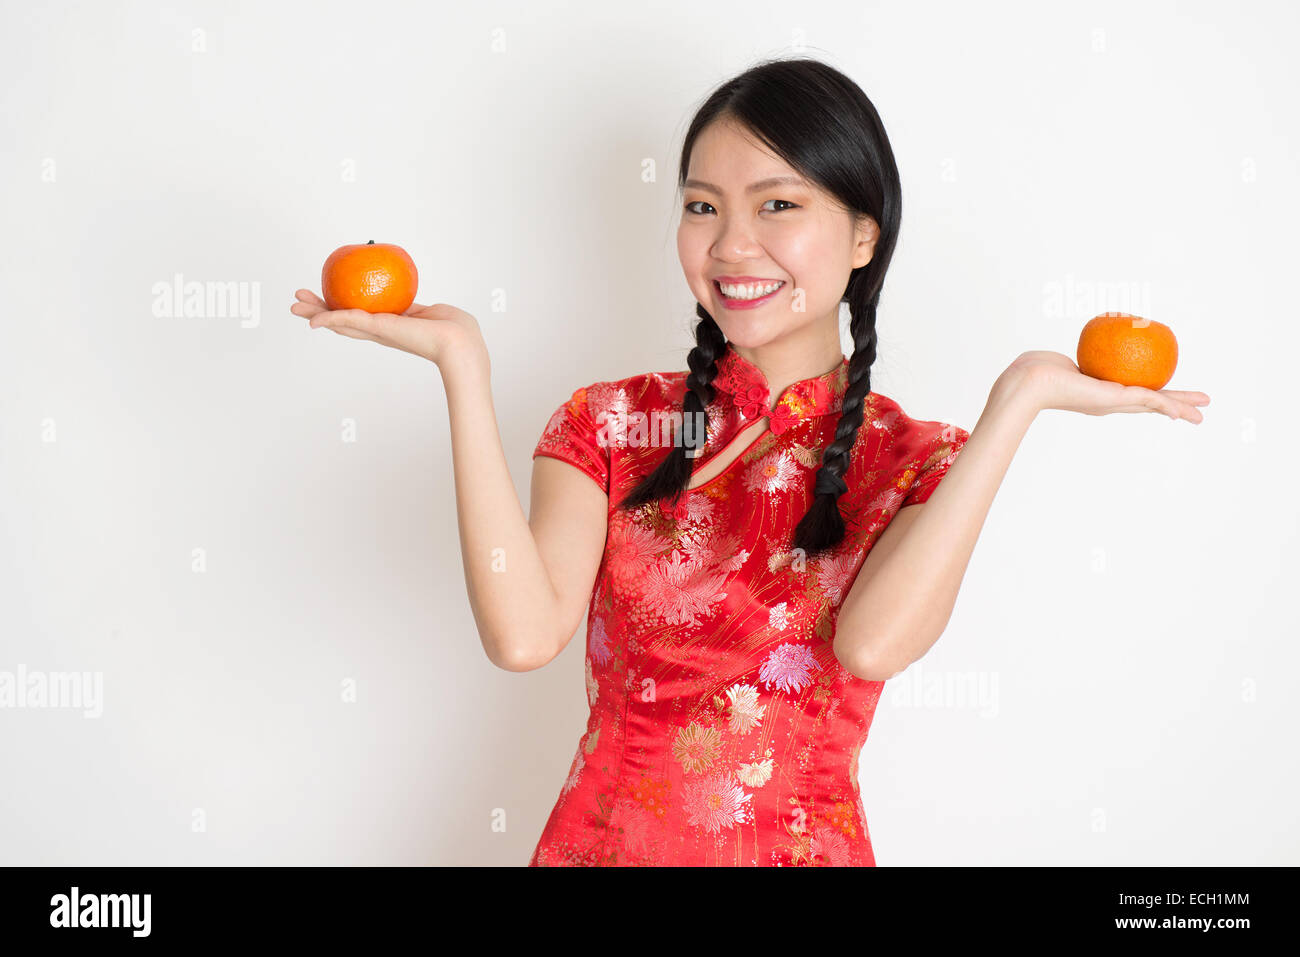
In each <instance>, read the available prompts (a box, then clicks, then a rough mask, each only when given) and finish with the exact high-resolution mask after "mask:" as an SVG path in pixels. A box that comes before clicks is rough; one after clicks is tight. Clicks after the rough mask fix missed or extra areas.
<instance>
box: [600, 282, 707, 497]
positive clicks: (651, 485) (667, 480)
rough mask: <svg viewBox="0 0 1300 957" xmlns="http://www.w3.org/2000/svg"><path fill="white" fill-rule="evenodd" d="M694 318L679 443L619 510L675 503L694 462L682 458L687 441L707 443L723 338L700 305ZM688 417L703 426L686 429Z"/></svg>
mask: <svg viewBox="0 0 1300 957" xmlns="http://www.w3.org/2000/svg"><path fill="white" fill-rule="evenodd" d="M695 314H696V315H697V316H699V317H700V321H699V322H698V323H696V325H695V348H693V349H691V351H690V352H689V353H688V354H687V356H686V364H687V366H689V367H690V370H691V371H690V372H689V373H688V374H687V376H686V395H685V397H684V398H683V400H682V429H683V436H682V439H681V441H679V442H674V443H673V447H672V448H671V449H669V450H668V454H667V455H666V456H664V458H663V460H662V461H660V463H659V465H658V467H657V468H656V469H655V470H654V471H653V472H651V473H650V474H649V475H647V476H646V477H645V478H644V479H642V480H641V482H640V483H639V484H638V485H637V486H636V488H634V489H633V490H632V491H631V492H629V493H628V494H627V497H626V498H624V499H623V501H622V502H620V503H619V507H620V508H635V507H636V506H638V505H644V504H645V503H646V502H651V501H655V500H656V499H661V498H665V497H668V496H671V497H672V500H673V501H674V502H675V501H676V500H677V499H678V498H679V497H680V496H681V494H682V492H683V491H685V490H686V486H687V484H688V483H689V482H690V480H691V472H692V471H693V465H694V462H695V458H694V457H693V456H688V455H687V454H686V451H687V442H688V440H689V442H690V445H691V447H692V448H693V449H702V448H704V445H705V443H707V442H708V435H709V427H708V419H709V417H708V412H707V409H708V406H709V404H710V403H711V402H713V396H714V388H713V380H714V378H716V377H717V374H718V359H720V358H721V357H722V354H723V353H724V352H725V351H726V348H727V338H726V336H724V335H723V334H722V330H721V329H720V328H718V324H717V323H716V322H714V321H713V317H712V316H711V315H709V312H708V310H707V309H705V308H704V306H703V304H702V303H696V304H695ZM692 417H694V420H695V421H697V422H701V423H703V426H704V427H703V429H700V430H695V429H689V428H687V427H686V423H687V421H688V420H689V419H691V418H692Z"/></svg>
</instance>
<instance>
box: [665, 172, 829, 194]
mask: <svg viewBox="0 0 1300 957" xmlns="http://www.w3.org/2000/svg"><path fill="white" fill-rule="evenodd" d="M682 185H683V186H684V187H685V188H686V189H703V190H707V191H708V192H710V193H717V194H718V195H719V196H721V195H722V190H720V189H718V187H716V186H714V185H713V184H712V183H706V182H704V181H703V180H698V179H688V180H687V181H686V182H685V183H683V184H682ZM806 185H808V184H807V183H805V182H804V181H803V180H802V179H800V178H799V177H798V176H769V177H768V178H767V179H760V180H759V181H758V182H757V183H750V184H749V185H748V186H746V187H745V192H747V193H757V192H759V191H760V190H764V189H768V188H769V187H772V186H806Z"/></svg>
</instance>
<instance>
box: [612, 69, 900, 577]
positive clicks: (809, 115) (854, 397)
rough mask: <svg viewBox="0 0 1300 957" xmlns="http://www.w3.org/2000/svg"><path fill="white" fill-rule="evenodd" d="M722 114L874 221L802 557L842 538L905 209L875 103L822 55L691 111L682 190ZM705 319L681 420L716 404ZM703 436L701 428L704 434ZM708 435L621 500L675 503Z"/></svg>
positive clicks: (802, 529)
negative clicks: (883, 296)
mask: <svg viewBox="0 0 1300 957" xmlns="http://www.w3.org/2000/svg"><path fill="white" fill-rule="evenodd" d="M717 121H733V122H736V123H738V124H739V125H741V126H742V127H743V128H745V129H746V130H747V131H748V132H750V133H752V134H753V135H754V136H755V137H756V138H757V139H758V140H759V141H761V142H762V143H763V144H765V145H766V146H767V147H768V148H769V149H771V150H772V151H773V152H774V153H776V155H778V156H780V157H781V158H782V159H783V160H785V162H786V163H788V164H789V165H790V166H791V168H793V169H794V170H795V171H797V172H798V173H799V174H801V175H802V176H804V177H805V178H806V179H808V180H810V181H811V182H813V183H815V184H817V185H818V186H820V187H821V188H822V189H824V190H825V191H826V192H827V193H829V194H830V195H831V196H833V197H834V198H835V199H836V200H837V201H838V202H839V203H841V204H842V205H843V206H845V207H846V208H847V209H848V210H849V211H850V212H851V213H853V214H856V215H861V214H866V215H869V216H871V217H872V218H873V219H874V220H875V221H876V223H877V224H878V226H879V227H880V233H879V236H878V238H877V240H876V244H875V249H874V252H873V254H872V257H871V261H870V262H869V263H867V264H866V265H865V266H859V267H857V268H855V269H854V270H853V271H852V272H851V273H850V274H849V281H848V285H847V286H846V288H845V291H844V294H843V296H841V299H840V301H841V302H847V303H848V304H849V315H850V317H851V318H850V322H849V332H850V334H851V335H852V336H853V355H851V356H850V357H849V363H848V383H847V388H846V389H845V392H844V404H843V408H842V410H841V412H840V419H839V424H838V425H837V426H836V429H835V438H834V440H833V441H832V442H831V443H830V444H829V445H828V446H826V448H825V450H824V451H823V453H822V461H821V465H820V467H819V468H818V469H817V479H816V486H815V489H814V493H813V501H812V504H811V505H810V506H809V509H808V512H807V513H806V514H805V515H804V517H803V519H802V520H801V521H800V522H799V524H798V526H796V528H795V531H794V537H793V545H794V547H795V548H800V549H803V551H804V553H805V554H807V555H812V554H816V553H818V552H822V551H825V550H827V549H830V548H833V547H834V546H835V545H838V544H839V543H840V542H841V541H842V540H843V538H844V518H843V516H842V515H841V514H840V509H839V497H840V496H841V495H843V494H844V493H845V492H846V491H847V490H848V487H847V485H846V483H845V481H844V475H845V474H846V473H847V472H848V468H849V451H850V450H851V449H852V448H853V443H854V442H855V440H856V439H857V435H858V429H859V428H860V427H861V425H862V419H863V412H864V408H865V403H866V398H867V396H868V395H869V394H870V392H871V374H870V373H871V366H872V364H873V363H874V362H875V361H876V304H877V302H878V301H879V299H880V289H881V286H882V285H883V284H884V281H885V270H886V269H888V268H889V261H890V259H891V258H892V257H893V253H894V246H895V244H896V242H897V240H898V228H899V222H900V219H901V215H902V187H901V185H900V183H899V177H898V166H897V164H896V163H895V162H894V153H893V150H892V149H891V148H890V145H889V138H888V137H887V136H886V135H885V128H884V125H883V124H882V123H881V121H880V116H879V115H878V114H877V113H876V108H875V107H874V106H873V105H872V103H871V101H870V100H869V99H867V96H866V94H865V93H863V92H862V89H861V88H860V87H859V86H858V85H857V84H856V83H854V82H853V81H852V80H851V79H849V77H847V76H845V75H844V74H843V73H841V72H840V71H839V70H837V69H835V68H834V67H832V66H830V65H828V64H826V63H823V62H821V61H819V60H815V59H811V58H806V57H796V58H788V59H787V58H782V59H774V60H764V61H761V62H759V63H758V64H757V65H755V66H753V67H751V68H749V69H748V70H746V71H745V72H743V73H741V74H739V75H738V76H735V77H733V78H731V79H730V80H728V81H727V82H725V83H723V84H722V85H721V86H720V87H718V88H717V89H716V90H715V91H714V92H713V93H712V94H711V95H710V96H709V98H708V99H707V100H705V102H704V104H703V105H702V106H701V107H700V108H699V110H698V111H697V112H696V114H695V117H694V118H693V119H692V121H691V125H690V128H689V129H688V130H687V133H686V138H685V140H684V142H683V144H682V155H681V163H680V167H679V170H678V177H677V182H678V189H682V188H683V187H684V185H685V181H686V176H687V170H688V169H689V167H690V160H691V149H692V147H693V146H694V144H695V140H696V139H697V138H698V137H699V135H700V133H701V132H702V131H703V130H704V129H705V128H706V127H707V126H708V125H709V124H710V123H713V122H717ZM695 314H696V315H697V316H698V317H699V320H700V321H699V323H698V324H697V325H696V327H695V347H694V348H693V349H691V351H690V353H689V355H687V357H686V364H687V365H688V366H689V367H690V372H689V373H688V374H687V377H686V395H685V398H684V401H683V407H682V413H683V415H682V418H683V421H686V420H688V419H690V420H692V421H697V422H698V421H704V422H705V429H704V431H705V432H706V433H707V418H706V415H705V409H706V407H707V406H708V405H709V404H710V403H711V402H712V401H713V397H714V388H713V385H712V383H713V379H714V377H715V376H716V375H717V371H718V367H717V361H718V359H719V358H720V357H721V356H722V355H723V353H724V352H725V350H726V345H727V341H726V337H725V336H723V334H722V330H721V329H720V328H719V327H718V324H717V323H716V322H715V321H714V319H713V317H712V316H711V315H709V313H708V310H706V309H705V308H704V305H703V304H702V303H698V302H697V303H696V304H695ZM697 431H698V430H697ZM706 440H707V434H706V435H705V436H698V437H697V438H696V439H695V440H694V441H692V440H691V438H690V433H689V431H688V432H687V440H686V441H682V442H676V443H674V445H673V447H672V448H670V449H669V450H668V454H667V455H666V456H665V457H664V459H663V460H662V461H661V462H660V463H659V466H658V467H657V468H656V469H655V470H654V471H653V472H651V473H650V474H649V475H647V476H646V477H645V478H644V479H643V480H642V481H641V482H640V483H639V484H638V485H637V486H636V488H634V489H632V491H631V492H629V493H628V495H627V497H626V498H624V499H623V501H622V502H620V503H619V507H620V508H634V507H638V506H640V505H644V504H645V503H647V502H653V501H656V500H661V499H665V498H671V499H672V500H673V501H674V502H676V500H677V499H678V497H679V496H680V495H681V494H682V492H683V491H684V490H685V489H686V486H687V484H688V483H689V482H690V478H691V471H692V464H693V462H694V458H693V457H691V456H688V455H687V444H688V443H689V444H690V445H691V446H692V447H701V448H702V447H703V444H704V442H705V441H706Z"/></svg>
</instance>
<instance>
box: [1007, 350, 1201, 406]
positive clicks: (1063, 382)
mask: <svg viewBox="0 0 1300 957" xmlns="http://www.w3.org/2000/svg"><path fill="white" fill-rule="evenodd" d="M1011 367H1012V368H1019V369H1023V370H1025V371H1027V372H1029V373H1030V374H1031V381H1032V382H1033V383H1034V385H1035V388H1036V389H1037V390H1038V397H1039V403H1040V406H1041V407H1042V408H1044V409H1063V410H1065V411H1067V412H1083V413H1085V414H1086V415H1109V414H1110V413H1112V412H1160V413H1163V414H1164V415H1167V416H1169V417H1170V418H1171V419H1175V420H1177V419H1186V420H1187V421H1188V422H1193V423H1199V422H1201V421H1202V420H1203V419H1204V418H1205V417H1204V416H1203V415H1201V412H1200V410H1199V409H1198V408H1197V406H1200V405H1209V403H1210V397H1209V396H1208V395H1206V394H1205V393H1204V392H1185V391H1182V390H1179V389H1160V390H1159V391H1157V390H1155V389H1146V388H1143V387H1142V386H1137V385H1121V384H1120V383H1118V382H1110V381H1108V380H1106V379H1097V378H1094V377H1093V376H1090V375H1085V374H1084V373H1082V372H1080V371H1079V367H1078V366H1077V365H1075V364H1074V361H1073V360H1072V359H1071V358H1070V357H1069V356H1066V355H1062V354H1061V353H1059V352H1044V351H1034V352H1026V353H1024V354H1023V355H1021V356H1020V357H1019V358H1018V359H1016V361H1015V362H1013V363H1012V364H1011Z"/></svg>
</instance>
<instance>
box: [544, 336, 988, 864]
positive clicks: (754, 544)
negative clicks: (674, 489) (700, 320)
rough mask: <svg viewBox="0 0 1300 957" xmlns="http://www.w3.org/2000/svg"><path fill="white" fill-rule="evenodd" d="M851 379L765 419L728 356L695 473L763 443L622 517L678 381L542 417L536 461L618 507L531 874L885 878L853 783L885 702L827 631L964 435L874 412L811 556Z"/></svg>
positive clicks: (890, 411)
mask: <svg viewBox="0 0 1300 957" xmlns="http://www.w3.org/2000/svg"><path fill="white" fill-rule="evenodd" d="M842 360H843V361H842V362H841V363H840V365H839V366H838V367H837V368H835V369H833V370H831V371H830V372H827V373H825V374H824V375H821V376H816V377H813V378H811V379H805V380H802V381H800V382H796V383H794V384H792V385H791V386H789V387H787V388H786V389H785V390H784V391H783V392H782V394H781V395H780V396H779V397H778V398H777V401H776V402H775V403H772V402H771V401H770V392H769V390H768V388H767V383H766V381H765V380H764V379H763V376H762V373H761V372H760V371H759V370H758V369H757V368H756V367H755V366H753V365H752V364H751V363H749V362H747V361H746V360H745V359H744V358H743V357H741V356H740V355H739V354H738V353H736V352H735V351H734V348H733V347H732V346H731V344H730V343H728V345H727V348H726V350H725V351H724V353H723V355H722V356H721V357H719V359H718V364H717V375H716V376H715V377H714V380H713V385H714V390H713V391H714V395H713V400H712V401H711V402H710V403H709V404H708V406H707V408H706V412H707V422H708V434H707V436H706V442H705V444H704V447H703V449H702V451H701V454H700V455H699V456H697V457H696V458H695V459H694V460H693V465H692V468H693V469H695V470H699V469H703V468H705V467H706V466H707V465H708V463H709V462H710V461H711V459H712V457H713V456H714V455H716V454H718V453H719V452H720V451H721V450H723V449H725V448H726V447H727V446H728V445H729V444H730V443H731V441H732V440H733V439H734V438H735V437H736V435H737V434H738V433H739V432H740V431H741V430H742V429H745V428H746V427H747V426H749V425H750V424H752V423H753V422H754V421H757V420H758V419H761V418H763V417H766V418H767V423H768V428H767V430H766V431H764V432H762V433H761V434H760V435H759V436H758V437H757V438H755V439H754V440H753V441H752V442H751V444H750V445H749V446H748V447H747V448H745V449H743V450H742V451H741V453H740V454H739V455H737V456H736V457H735V458H734V459H733V460H732V461H730V462H728V463H727V464H726V466H725V467H724V468H723V469H722V471H721V472H720V473H719V474H717V475H716V476H715V477H714V478H713V479H711V480H710V481H708V482H706V483H704V484H703V485H701V486H698V487H696V488H694V489H688V490H684V491H683V492H682V494H681V495H679V496H677V497H676V499H675V500H672V499H670V500H666V501H663V502H656V503H650V504H647V505H643V506H640V507H638V508H634V509H621V508H619V507H618V502H619V501H620V500H621V499H622V498H623V497H624V496H625V495H626V494H627V492H629V491H630V490H631V489H632V488H633V487H634V486H635V485H636V484H637V483H638V482H639V481H640V480H641V479H642V478H643V477H644V476H645V475H647V474H649V472H651V471H652V470H653V469H654V468H655V467H656V466H657V465H658V462H659V461H660V459H661V458H662V456H663V455H664V454H665V452H666V449H665V448H664V447H662V445H654V444H650V443H647V442H646V441H644V437H645V436H646V435H652V434H653V433H654V429H653V428H646V427H645V423H646V422H648V421H649V422H652V421H653V420H654V416H655V415H665V414H671V413H672V412H673V411H674V410H675V411H677V412H679V413H680V411H681V407H682V401H683V398H684V396H685V393H686V385H685V380H686V375H687V374H686V373H685V372H652V373H646V374H644V375H639V376H632V377H630V378H627V379H621V380H617V381H612V382H598V383H593V384H592V385H589V386H586V387H584V388H581V389H577V390H576V391H575V392H574V393H573V394H572V395H571V396H570V398H569V399H568V400H566V401H565V402H564V403H562V404H561V405H560V407H559V408H558V409H556V410H555V412H554V414H552V415H551V416H550V418H549V419H548V421H547V423H546V425H545V428H544V429H543V431H542V435H541V438H540V440H539V441H538V444H537V447H536V449H535V450H534V453H533V454H534V457H536V456H538V455H545V456H550V457H553V458H557V459H560V460H562V461H565V462H567V463H569V464H570V465H573V466H574V467H576V468H577V469H578V470H579V471H581V472H582V473H583V474H585V475H587V476H588V477H589V478H590V479H591V480H592V481H593V482H595V483H596V484H597V485H598V486H599V487H600V488H602V489H603V490H604V491H605V492H606V493H607V494H608V495H609V500H610V506H609V512H608V518H609V521H608V532H607V536H606V543H605V553H604V556H603V559H602V562H601V565H600V568H599V570H598V572H597V578H596V582H595V587H594V588H593V591H592V596H591V602H590V605H589V608H588V615H587V638H586V654H585V656H584V682H585V685H586V689H587V696H588V705H589V715H588V722H587V728H586V730H585V732H584V734H583V735H582V737H581V739H580V741H579V745H578V748H577V753H576V754H575V756H574V758H573V760H572V762H571V765H570V768H569V772H568V774H567V776H566V777H565V779H564V781H563V782H562V786H561V789H560V795H559V798H558V800H557V801H556V804H555V806H554V807H553V809H552V811H551V814H550V816H549V818H548V819H547V822H546V825H545V828H544V829H543V832H542V835H541V837H540V839H539V841H538V843H537V845H536V847H535V849H534V851H533V854H532V856H531V858H530V860H529V864H530V865H534V866H549V865H564V866H573V865H578V866H611V865H612V866H658V865H680V864H686V865H710V866H713V865H727V866H801V867H807V866H813V867H823V866H835V867H840V866H871V865H874V864H875V856H874V852H873V850H872V847H871V840H870V835H869V833H868V830H867V822H866V818H865V815H864V810H863V807H862V802H861V799H860V796H859V788H858V781H857V778H858V758H859V754H860V752H861V748H862V746H863V745H864V743H865V742H866V739H867V733H868V731H869V729H870V725H871V721H872V718H873V717H874V714H875V710H876V705H877V702H878V701H879V697H880V690H881V688H882V686H883V684H884V683H883V682H880V681H865V680H862V679H860V678H857V677H856V676H854V675H853V674H851V673H850V672H848V671H847V670H846V669H845V668H844V667H843V666H842V665H840V663H839V661H838V660H837V659H836V657H835V654H834V650H833V642H834V637H835V623H836V617H837V615H838V611H839V608H840V607H841V605H842V604H843V602H844V600H845V599H846V597H847V596H848V594H849V591H850V590H851V588H852V586H853V582H854V581H855V580H856V577H857V573H858V571H859V569H860V568H861V566H862V562H863V560H864V559H865V557H866V554H867V552H868V551H869V550H870V548H871V546H872V544H873V543H874V542H875V540H876V539H877V538H878V537H879V535H880V533H881V532H882V531H883V530H884V529H885V527H887V526H888V524H889V521H890V519H891V518H892V517H893V516H894V515H895V514H897V513H898V510H899V509H900V508H903V507H905V506H907V505H914V504H920V503H922V502H924V501H926V500H927V499H928V498H929V496H930V495H932V494H933V492H934V490H935V489H936V488H937V487H938V486H939V484H940V482H941V480H942V478H943V476H944V474H945V473H946V472H947V470H948V468H950V467H951V465H952V464H953V462H954V461H956V458H957V456H958V453H959V452H960V450H961V448H962V446H963V445H964V444H965V442H966V440H967V439H968V438H969V434H968V433H967V432H966V431H965V430H963V429H960V428H958V427H957V426H954V425H951V424H948V423H944V422H935V421H922V420H916V419H912V418H910V417H909V416H907V415H906V414H905V413H904V412H903V411H902V409H900V408H899V407H898V405H897V404H896V403H895V402H893V400H891V399H890V398H888V397H887V396H884V395H881V394H880V393H875V392H873V393H870V394H868V396H867V397H866V399H865V400H864V410H863V413H864V415H863V423H862V426H861V428H860V429H859V430H858V435H857V438H856V440H855V443H854V446H853V448H852V450H851V453H850V465H849V468H848V470H847V473H846V475H845V476H844V479H845V482H846V483H847V485H848V487H849V490H848V492H846V493H845V494H844V495H843V496H841V497H840V499H839V504H840V510H841V514H842V515H843V516H844V519H845V529H846V531H845V537H844V540H843V541H842V542H841V543H840V544H839V545H838V546H837V547H836V548H834V549H831V550H830V551H828V552H826V553H824V554H822V555H819V556H804V555H803V554H802V553H801V552H799V551H798V550H797V549H795V548H794V547H793V542H792V538H793V531H794V527H795V525H797V524H798V522H799V520H800V519H801V518H802V517H803V515H804V514H805V512H806V511H807V508H808V505H809V503H810V502H811V501H812V492H813V486H814V483H815V481H816V472H817V468H818V466H819V465H820V463H821V455H822V452H823V451H824V449H825V448H826V446H827V445H829V444H830V442H831V441H833V440H834V436H835V429H836V425H837V423H838V420H839V412H840V409H841V408H842V405H843V395H844V390H845V388H846V386H847V380H848V359H847V357H842ZM598 420H599V421H598Z"/></svg>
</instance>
